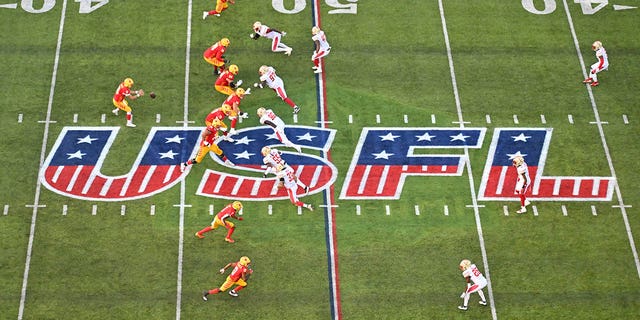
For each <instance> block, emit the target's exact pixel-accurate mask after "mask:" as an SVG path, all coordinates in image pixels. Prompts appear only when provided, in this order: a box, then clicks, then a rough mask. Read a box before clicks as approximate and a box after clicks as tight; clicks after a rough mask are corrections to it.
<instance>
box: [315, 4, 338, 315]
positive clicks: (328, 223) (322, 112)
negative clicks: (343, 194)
mask: <svg viewBox="0 0 640 320" xmlns="http://www.w3.org/2000/svg"><path fill="white" fill-rule="evenodd" d="M311 18H312V23H313V25H314V26H318V27H320V29H322V23H321V21H320V0H314V1H313V7H312V9H311ZM324 62H325V58H322V60H320V68H322V73H318V74H316V77H315V78H316V84H317V85H316V93H317V96H318V100H317V104H318V127H320V128H329V124H330V122H328V121H327V120H328V118H329V112H328V110H327V88H326V85H325V74H326V72H327V69H326V68H325V63H324ZM321 155H322V156H323V157H324V158H325V159H327V161H330V162H331V150H327V152H321ZM323 195H324V202H325V210H324V213H325V215H324V217H325V218H324V219H325V241H326V244H327V264H328V272H329V288H330V291H329V300H330V301H329V302H330V305H331V319H333V320H340V319H342V307H341V305H340V280H339V276H338V240H337V238H336V225H335V222H336V209H335V207H334V206H333V205H332V204H333V203H335V188H334V186H333V185H331V187H330V188H329V191H327V190H325V191H323Z"/></svg>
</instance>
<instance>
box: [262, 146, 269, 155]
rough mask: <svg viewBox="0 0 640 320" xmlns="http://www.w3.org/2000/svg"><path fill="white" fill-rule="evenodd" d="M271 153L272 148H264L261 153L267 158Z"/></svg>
mask: <svg viewBox="0 0 640 320" xmlns="http://www.w3.org/2000/svg"><path fill="white" fill-rule="evenodd" d="M270 152H271V148H269V147H262V151H261V153H262V155H263V156H265V157H266V156H267V155H268V154H269V153H270Z"/></svg>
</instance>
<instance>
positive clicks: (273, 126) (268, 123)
mask: <svg viewBox="0 0 640 320" xmlns="http://www.w3.org/2000/svg"><path fill="white" fill-rule="evenodd" d="M263 124H266V125H268V126H269V127H271V128H274V129H275V128H276V127H277V126H276V124H275V123H273V122H271V120H268V119H267V120H265V121H264V122H263Z"/></svg>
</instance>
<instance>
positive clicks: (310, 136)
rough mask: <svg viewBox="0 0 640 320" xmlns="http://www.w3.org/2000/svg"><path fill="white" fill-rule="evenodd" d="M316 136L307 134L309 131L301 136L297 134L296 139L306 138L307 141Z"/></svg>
mask: <svg viewBox="0 0 640 320" xmlns="http://www.w3.org/2000/svg"><path fill="white" fill-rule="evenodd" d="M315 137H316V136H312V135H311V134H309V132H307V133H305V134H304V135H303V136H298V141H300V140H307V141H311V140H312V139H313V138H315Z"/></svg>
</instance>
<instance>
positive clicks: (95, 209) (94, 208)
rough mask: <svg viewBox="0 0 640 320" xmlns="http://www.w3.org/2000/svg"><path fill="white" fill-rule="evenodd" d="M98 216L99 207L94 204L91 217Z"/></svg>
mask: <svg viewBox="0 0 640 320" xmlns="http://www.w3.org/2000/svg"><path fill="white" fill-rule="evenodd" d="M97 214H98V205H97V204H94V205H92V206H91V215H92V216H95V215H97Z"/></svg>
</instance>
